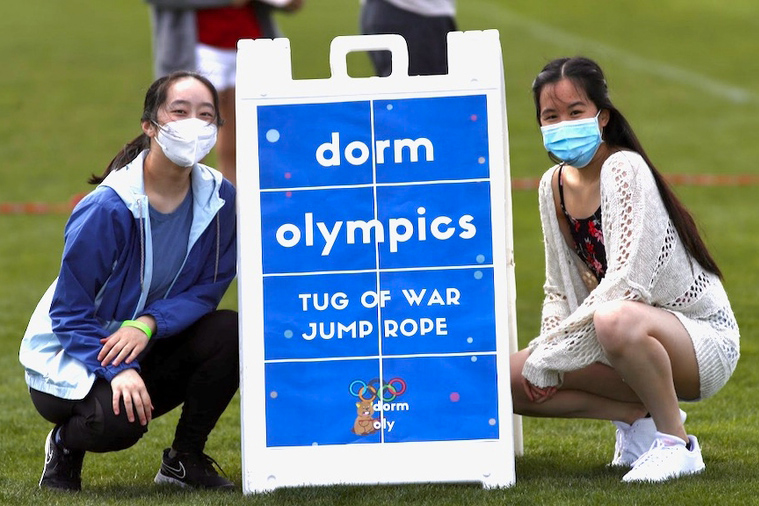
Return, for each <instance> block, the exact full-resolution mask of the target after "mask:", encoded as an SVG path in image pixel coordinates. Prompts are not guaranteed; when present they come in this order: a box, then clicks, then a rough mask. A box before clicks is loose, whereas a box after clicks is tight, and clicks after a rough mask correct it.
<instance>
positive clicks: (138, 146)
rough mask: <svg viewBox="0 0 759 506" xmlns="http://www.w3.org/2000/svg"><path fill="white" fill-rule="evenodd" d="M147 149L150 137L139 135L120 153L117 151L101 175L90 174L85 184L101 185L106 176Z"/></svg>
mask: <svg viewBox="0 0 759 506" xmlns="http://www.w3.org/2000/svg"><path fill="white" fill-rule="evenodd" d="M149 148H150V137H148V136H147V135H145V134H144V133H143V134H140V135H139V136H137V137H135V138H134V139H132V140H131V141H130V142H128V143H127V144H126V146H124V147H123V148H122V149H121V151H119V152H118V153H117V154H116V156H114V157H113V160H111V162H110V163H109V164H108V166H107V167H106V169H105V172H103V174H102V175H100V176H96V175H95V174H92V175H90V178H89V179H88V180H87V182H88V183H89V184H95V185H97V184H100V183H102V182H103V181H104V180H105V178H106V176H108V174H110V173H111V172H113V171H114V170H119V169H120V168H122V167H124V166H126V165H128V164H129V162H131V161H132V160H134V159H135V158H137V155H139V154H140V153H142V152H143V151H145V150H146V149H149Z"/></svg>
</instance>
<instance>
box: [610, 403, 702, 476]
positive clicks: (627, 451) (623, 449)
mask: <svg viewBox="0 0 759 506" xmlns="http://www.w3.org/2000/svg"><path fill="white" fill-rule="evenodd" d="M687 417H688V415H687V414H686V413H685V411H683V410H682V409H681V410H680V420H682V422H683V423H685V419H686V418H687ZM612 423H613V424H614V425H616V426H617V434H616V438H617V440H616V443H615V444H614V458H613V459H612V461H611V464H609V465H610V466H612V467H617V466H619V467H628V466H631V465H633V462H635V461H636V460H638V458H640V456H641V455H643V454H644V453H646V452H647V451H648V450H649V449H650V448H651V445H652V444H653V442H654V439H656V424H655V423H654V419H653V418H651V417H647V418H638V419H637V420H635V421H634V422H633V423H632V425H630V424H627V423H625V422H619V421H614V422H612Z"/></svg>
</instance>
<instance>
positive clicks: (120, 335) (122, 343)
mask: <svg viewBox="0 0 759 506" xmlns="http://www.w3.org/2000/svg"><path fill="white" fill-rule="evenodd" d="M100 342H101V343H102V345H103V349H102V350H100V353H98V360H100V365H102V366H103V367H105V366H107V365H108V364H111V365H113V366H117V365H119V364H121V363H122V362H124V363H126V364H130V363H132V361H134V360H135V359H136V358H137V356H138V355H139V354H140V353H142V350H144V349H145V347H146V346H147V345H148V336H147V335H146V334H145V332H143V331H142V330H140V329H137V328H134V327H121V328H120V329H119V330H117V331H116V332H114V333H113V334H111V335H110V336H108V337H106V338H104V339H101V340H100Z"/></svg>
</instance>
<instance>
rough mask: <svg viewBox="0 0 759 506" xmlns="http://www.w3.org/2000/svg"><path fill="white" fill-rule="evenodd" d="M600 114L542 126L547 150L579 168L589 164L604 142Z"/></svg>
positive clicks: (541, 129)
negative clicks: (599, 122)
mask: <svg viewBox="0 0 759 506" xmlns="http://www.w3.org/2000/svg"><path fill="white" fill-rule="evenodd" d="M598 114H601V111H598ZM598 114H596V115H595V117H593V118H584V119H575V120H569V121H562V122H561V123H556V124H555V125H547V126H542V127H540V131H541V132H542V133H543V145H544V146H545V147H546V150H548V152H549V153H551V154H553V155H554V156H555V157H556V158H558V159H559V160H561V161H562V162H564V163H566V164H568V165H571V166H572V167H577V168H578V169H579V168H582V167H585V166H586V165H588V164H589V163H590V161H591V160H592V159H593V156H594V155H595V154H596V151H598V148H599V147H600V146H601V143H602V142H603V139H602V138H601V128H600V126H599V125H598Z"/></svg>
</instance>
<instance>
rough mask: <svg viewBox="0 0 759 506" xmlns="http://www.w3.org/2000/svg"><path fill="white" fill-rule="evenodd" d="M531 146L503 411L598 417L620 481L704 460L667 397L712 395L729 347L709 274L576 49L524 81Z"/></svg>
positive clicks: (677, 212) (679, 215) (726, 310)
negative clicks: (521, 328)
mask: <svg viewBox="0 0 759 506" xmlns="http://www.w3.org/2000/svg"><path fill="white" fill-rule="evenodd" d="M533 95H534V99H535V105H536V110H537V117H538V122H539V124H540V126H541V131H542V134H543V141H544V145H545V147H546V149H547V151H548V152H549V156H550V157H551V158H552V159H553V160H554V161H556V162H557V165H555V166H554V167H551V168H550V169H549V170H548V171H547V172H546V173H545V174H544V176H543V178H542V180H541V183H540V190H539V194H540V216H541V223H542V227H543V234H544V242H545V259H546V281H545V285H544V291H545V300H544V303H543V311H542V320H541V330H540V336H538V337H537V338H535V339H534V340H532V342H530V344H529V346H528V347H527V349H524V350H522V351H520V352H518V353H516V354H514V355H512V357H511V385H512V396H513V402H514V411H515V412H516V413H519V414H523V415H530V416H544V417H563V418H593V419H601V420H611V421H613V422H614V423H615V425H616V427H617V442H616V448H615V456H614V460H613V461H612V465H615V466H632V469H631V470H630V471H629V472H627V474H625V475H624V477H623V481H626V482H634V481H664V480H667V479H670V478H675V477H678V476H681V475H685V474H694V473H698V472H701V471H702V470H703V469H704V462H703V459H702V457H701V451H700V447H699V444H698V440H697V439H696V438H695V437H694V436H692V435H688V433H687V432H686V430H685V427H684V422H685V412H683V411H682V410H680V408H679V405H678V401H680V400H683V401H695V400H700V399H704V398H706V397H709V396H711V395H713V394H714V393H716V392H717V391H718V390H719V389H720V388H721V387H722V386H723V385H724V384H725V383H726V382H727V380H728V378H729V377H730V376H731V374H732V372H733V370H734V369H735V366H736V363H737V361H738V357H739V354H740V353H739V332H738V325H737V323H736V321H735V317H734V315H733V312H732V309H731V307H730V303H729V301H728V298H727V295H726V293H725V290H724V288H723V286H722V282H721V272H720V270H719V268H718V267H717V265H716V263H715V261H714V259H713V258H712V257H711V255H710V254H709V252H708V250H707V248H706V246H705V245H704V243H703V241H702V239H701V237H700V236H699V233H698V230H697V228H696V225H695V223H694V221H693V219H692V217H691V215H690V214H689V213H688V211H687V210H686V209H685V207H684V206H683V205H682V204H681V203H680V201H679V200H678V199H677V197H676V196H675V195H674V193H673V192H672V190H671V189H670V188H669V186H668V185H667V183H666V182H665V181H664V179H663V177H662V176H661V174H660V173H659V172H658V171H657V170H656V168H655V167H654V166H653V164H652V163H651V161H650V160H649V159H648V156H647V155H646V153H645V151H644V150H643V148H642V147H641V145H640V142H639V141H638V139H637V138H636V136H635V134H634V133H633V131H632V128H631V127H630V125H629V123H628V122H627V120H626V119H625V118H624V116H623V115H622V114H621V113H620V112H619V111H618V110H617V109H616V107H614V105H613V104H612V103H611V101H610V99H609V95H608V89H607V86H606V80H605V78H604V75H603V72H602V70H601V69H600V68H599V66H598V65H597V64H596V63H595V62H593V61H592V60H589V59H587V58H562V59H558V60H554V61H552V62H550V63H549V64H548V65H546V66H545V67H544V68H543V70H542V71H541V73H540V74H539V75H538V76H537V78H536V79H535V82H534V83H533Z"/></svg>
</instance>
